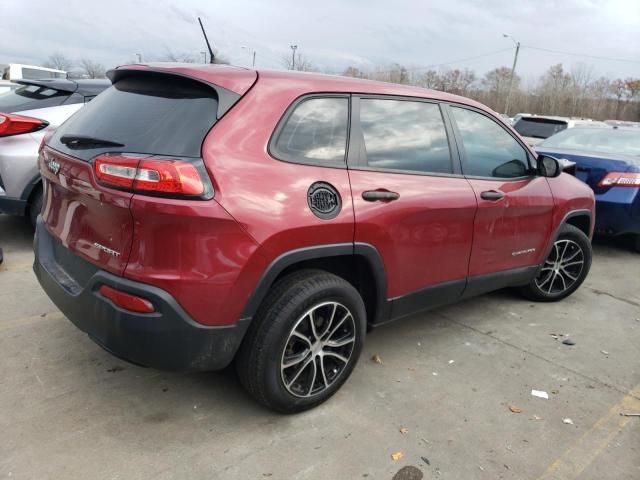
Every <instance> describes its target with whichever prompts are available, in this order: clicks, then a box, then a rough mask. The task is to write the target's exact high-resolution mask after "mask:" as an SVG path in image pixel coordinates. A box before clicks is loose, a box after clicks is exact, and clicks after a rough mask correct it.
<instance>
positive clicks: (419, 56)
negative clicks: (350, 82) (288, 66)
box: [0, 0, 640, 81]
mask: <svg viewBox="0 0 640 480" xmlns="http://www.w3.org/2000/svg"><path fill="white" fill-rule="evenodd" d="M198 16H201V17H202V20H203V21H204V23H205V27H206V29H207V32H208V34H209V37H210V40H211V41H212V42H213V44H214V45H215V46H216V47H217V48H218V49H219V50H220V52H221V53H222V54H223V55H224V56H225V57H227V58H228V59H229V60H231V62H232V63H234V64H237V65H244V66H247V65H250V62H251V53H250V50H255V51H256V52H257V66H258V67H268V68H282V57H283V55H290V54H291V50H290V48H289V46H290V45H291V44H296V45H298V52H300V53H302V54H303V55H304V56H305V57H306V58H307V59H308V60H310V61H311V62H313V63H314V64H315V65H316V66H317V67H319V68H320V69H323V70H329V71H341V70H343V69H344V68H345V67H347V66H349V65H354V66H358V67H360V68H365V69H366V68H375V67H376V66H379V65H388V64H390V63H392V62H399V63H401V64H403V65H405V66H407V67H410V68H417V69H420V68H424V67H427V66H430V65H439V64H448V65H442V66H443V67H446V66H449V67H451V68H464V67H468V68H471V69H473V70H475V71H476V72H478V73H479V74H482V73H484V72H485V71H487V70H489V69H491V68H494V67H497V66H503V65H506V66H511V62H512V61H513V53H514V48H513V47H514V45H513V43H512V41H511V40H510V39H509V38H503V36H502V33H503V32H504V33H509V34H511V35H513V37H514V38H516V39H517V40H518V41H520V42H521V44H522V45H523V48H522V49H521V51H520V58H519V60H518V67H517V71H518V73H520V74H521V75H522V76H523V77H524V78H525V81H526V80H527V79H534V78H536V77H537V76H538V75H539V74H540V73H541V72H542V71H543V70H545V69H546V68H548V67H549V66H550V65H552V64H555V63H560V62H561V63H563V64H564V65H565V66H566V67H567V68H570V67H571V66H572V65H577V64H580V63H584V64H586V65H587V66H589V67H592V68H593V73H594V75H606V76H610V77H628V76H634V77H640V0H531V1H529V2H525V1H522V0H520V1H519V0H429V1H422V2H419V1H417V0H414V1H411V0H320V1H313V2H310V1H304V0H263V1H250V0H233V1H221V0H180V1H176V0H174V1H168V0H128V1H124V0H100V1H97V0H63V1H60V0H58V1H51V0H0V19H1V21H0V63H11V62H15V63H18V62H20V63H31V64H42V63H43V62H44V61H45V60H46V58H47V56H48V55H49V54H50V53H53V52H60V53H63V54H65V55H67V56H69V57H72V58H80V57H89V58H92V59H94V60H96V61H99V62H101V63H102V64H104V65H105V66H107V67H113V66H115V65H119V64H123V63H129V62H131V61H133V60H134V59H135V58H136V55H135V54H136V53H140V54H141V55H142V57H143V59H145V60H149V59H153V58H155V59H157V58H159V57H162V56H163V55H165V54H166V53H167V52H169V51H171V52H174V53H177V54H184V53H189V54H193V55H200V52H201V51H203V50H205V46H204V41H203V39H202V35H201V32H200V30H199V27H198V23H197V17H198ZM242 46H245V47H247V49H242V48H241V47H242ZM527 47H537V48H541V49H550V50H558V51H563V52H571V53H578V54H585V55H591V56H593V57H608V58H615V59H626V60H633V61H635V62H622V61H614V60H605V59H600V58H588V57H579V56H571V55H566V54H559V53H551V52H545V51H541V50H534V49H532V48H527ZM500 50H502V51H500ZM497 51H500V52H498V53H492V54H490V55H487V56H482V57H480V58H473V59H470V57H478V56H481V55H484V54H487V53H491V52H497ZM463 59H467V60H463ZM457 60H463V61H457ZM456 61H457V62H456ZM451 62H454V63H451ZM438 68H439V67H438Z"/></svg>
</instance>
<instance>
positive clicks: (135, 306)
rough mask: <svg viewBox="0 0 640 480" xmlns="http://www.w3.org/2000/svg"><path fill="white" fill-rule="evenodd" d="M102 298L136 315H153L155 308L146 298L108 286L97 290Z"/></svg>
mask: <svg viewBox="0 0 640 480" xmlns="http://www.w3.org/2000/svg"><path fill="white" fill-rule="evenodd" d="M98 291H99V292H100V294H101V295H102V296H103V297H106V298H108V299H109V300H111V301H112V302H113V303H115V304H116V305H117V306H119V307H120V308H124V309H125V310H129V311H131V312H138V313H153V312H155V310H156V309H155V308H154V306H153V303H151V302H150V301H149V300H147V299H146V298H142V297H138V296H137V295H132V294H130V293H126V292H122V291H120V290H116V289H115V288H113V287H109V286H108V285H102V286H101V287H100V289H99V290H98Z"/></svg>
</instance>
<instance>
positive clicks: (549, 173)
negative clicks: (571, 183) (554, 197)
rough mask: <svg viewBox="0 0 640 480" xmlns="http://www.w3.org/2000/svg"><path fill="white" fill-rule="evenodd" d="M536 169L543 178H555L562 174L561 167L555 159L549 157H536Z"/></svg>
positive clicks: (540, 155)
mask: <svg viewBox="0 0 640 480" xmlns="http://www.w3.org/2000/svg"><path fill="white" fill-rule="evenodd" d="M536 166H537V168H538V172H539V174H540V175H542V176H543V177H549V178H553V177H557V176H559V175H560V174H561V173H562V167H561V166H560V162H559V161H558V159H557V158H555V157H552V156H550V155H542V154H539V155H538V161H537V165H536Z"/></svg>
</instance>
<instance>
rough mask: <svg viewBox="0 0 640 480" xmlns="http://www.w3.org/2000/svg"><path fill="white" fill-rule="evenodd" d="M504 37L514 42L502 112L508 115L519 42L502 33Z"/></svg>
mask: <svg viewBox="0 0 640 480" xmlns="http://www.w3.org/2000/svg"><path fill="white" fill-rule="evenodd" d="M502 36H503V37H505V38H510V39H511V40H512V41H513V43H515V44H516V53H515V55H514V56H513V66H512V67H511V78H510V79H509V91H508V92H507V100H506V102H505V105H504V113H506V114H507V115H509V107H510V104H511V91H512V90H513V77H514V76H515V74H516V64H517V63H518V53H519V52H520V42H518V41H516V39H515V38H513V37H512V36H511V35H507V34H506V33H503V34H502Z"/></svg>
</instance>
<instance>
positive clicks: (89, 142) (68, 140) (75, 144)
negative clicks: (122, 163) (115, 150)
mask: <svg viewBox="0 0 640 480" xmlns="http://www.w3.org/2000/svg"><path fill="white" fill-rule="evenodd" d="M60 142H61V143H63V144H65V145H66V146H67V147H69V148H70V149H72V150H73V149H77V150H80V149H84V148H104V147H124V145H123V144H122V143H118V142H112V141H111V140H103V139H102V138H95V137H87V136H85V135H63V136H62V137H60Z"/></svg>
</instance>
